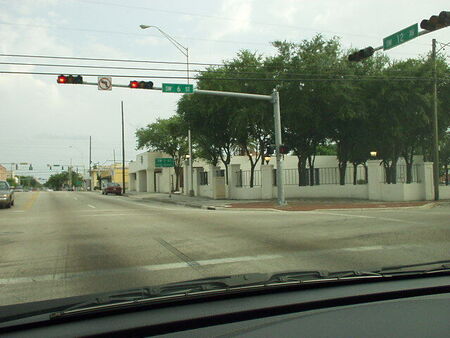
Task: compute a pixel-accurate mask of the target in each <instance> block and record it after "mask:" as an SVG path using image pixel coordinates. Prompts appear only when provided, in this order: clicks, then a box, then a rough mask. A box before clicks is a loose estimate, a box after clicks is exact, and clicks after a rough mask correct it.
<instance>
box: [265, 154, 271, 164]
mask: <svg viewBox="0 0 450 338" xmlns="http://www.w3.org/2000/svg"><path fill="white" fill-rule="evenodd" d="M270 159H271V157H270V156H266V157H264V161H266V164H269V161H270Z"/></svg>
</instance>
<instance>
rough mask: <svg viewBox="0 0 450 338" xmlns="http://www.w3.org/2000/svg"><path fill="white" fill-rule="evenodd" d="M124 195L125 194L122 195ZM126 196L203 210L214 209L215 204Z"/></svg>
mask: <svg viewBox="0 0 450 338" xmlns="http://www.w3.org/2000/svg"><path fill="white" fill-rule="evenodd" d="M124 196H125V195H124ZM126 197H128V198H131V199H133V200H136V201H139V200H141V201H145V202H152V201H154V202H160V203H166V204H175V205H179V206H183V207H187V208H196V209H205V210H216V207H215V206H210V205H203V204H196V203H190V202H181V201H174V200H167V199H157V198H145V197H144V198H135V197H132V196H130V195H128V196H126Z"/></svg>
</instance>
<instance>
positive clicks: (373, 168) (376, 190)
mask: <svg viewBox="0 0 450 338" xmlns="http://www.w3.org/2000/svg"><path fill="white" fill-rule="evenodd" d="M367 170H368V175H367V176H368V180H369V182H367V185H368V191H369V200H380V199H381V195H382V192H381V189H382V184H384V183H383V167H382V166H381V163H380V161H379V160H369V161H367Z"/></svg>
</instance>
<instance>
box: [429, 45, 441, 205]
mask: <svg viewBox="0 0 450 338" xmlns="http://www.w3.org/2000/svg"><path fill="white" fill-rule="evenodd" d="M431 57H432V60H433V101H434V102H433V182H434V200H435V201H438V200H439V139H438V116H437V74H436V39H433V41H432V50H431Z"/></svg>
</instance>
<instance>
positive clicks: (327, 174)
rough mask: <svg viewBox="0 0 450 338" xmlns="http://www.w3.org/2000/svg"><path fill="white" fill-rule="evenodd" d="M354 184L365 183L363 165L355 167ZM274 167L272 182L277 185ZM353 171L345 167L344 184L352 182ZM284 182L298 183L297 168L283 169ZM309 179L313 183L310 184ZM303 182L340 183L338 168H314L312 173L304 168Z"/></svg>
mask: <svg viewBox="0 0 450 338" xmlns="http://www.w3.org/2000/svg"><path fill="white" fill-rule="evenodd" d="M356 170H357V171H356V184H366V183H367V182H366V172H365V169H364V167H363V166H358V167H357V168H356ZM276 172H277V171H276V169H274V170H273V182H274V185H275V186H276V185H277V181H276V180H277V176H276ZM353 173H354V168H353V166H352V167H347V169H346V171H345V184H353V183H354V180H353V178H354V177H353ZM283 175H284V177H283V178H284V184H285V185H299V173H298V169H297V168H295V169H284V170H283ZM311 181H312V182H313V184H311ZM303 182H305V183H306V185H325V184H335V185H338V184H340V179H339V168H337V167H331V168H314V175H311V172H310V169H309V168H306V169H305V170H304V178H303Z"/></svg>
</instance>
